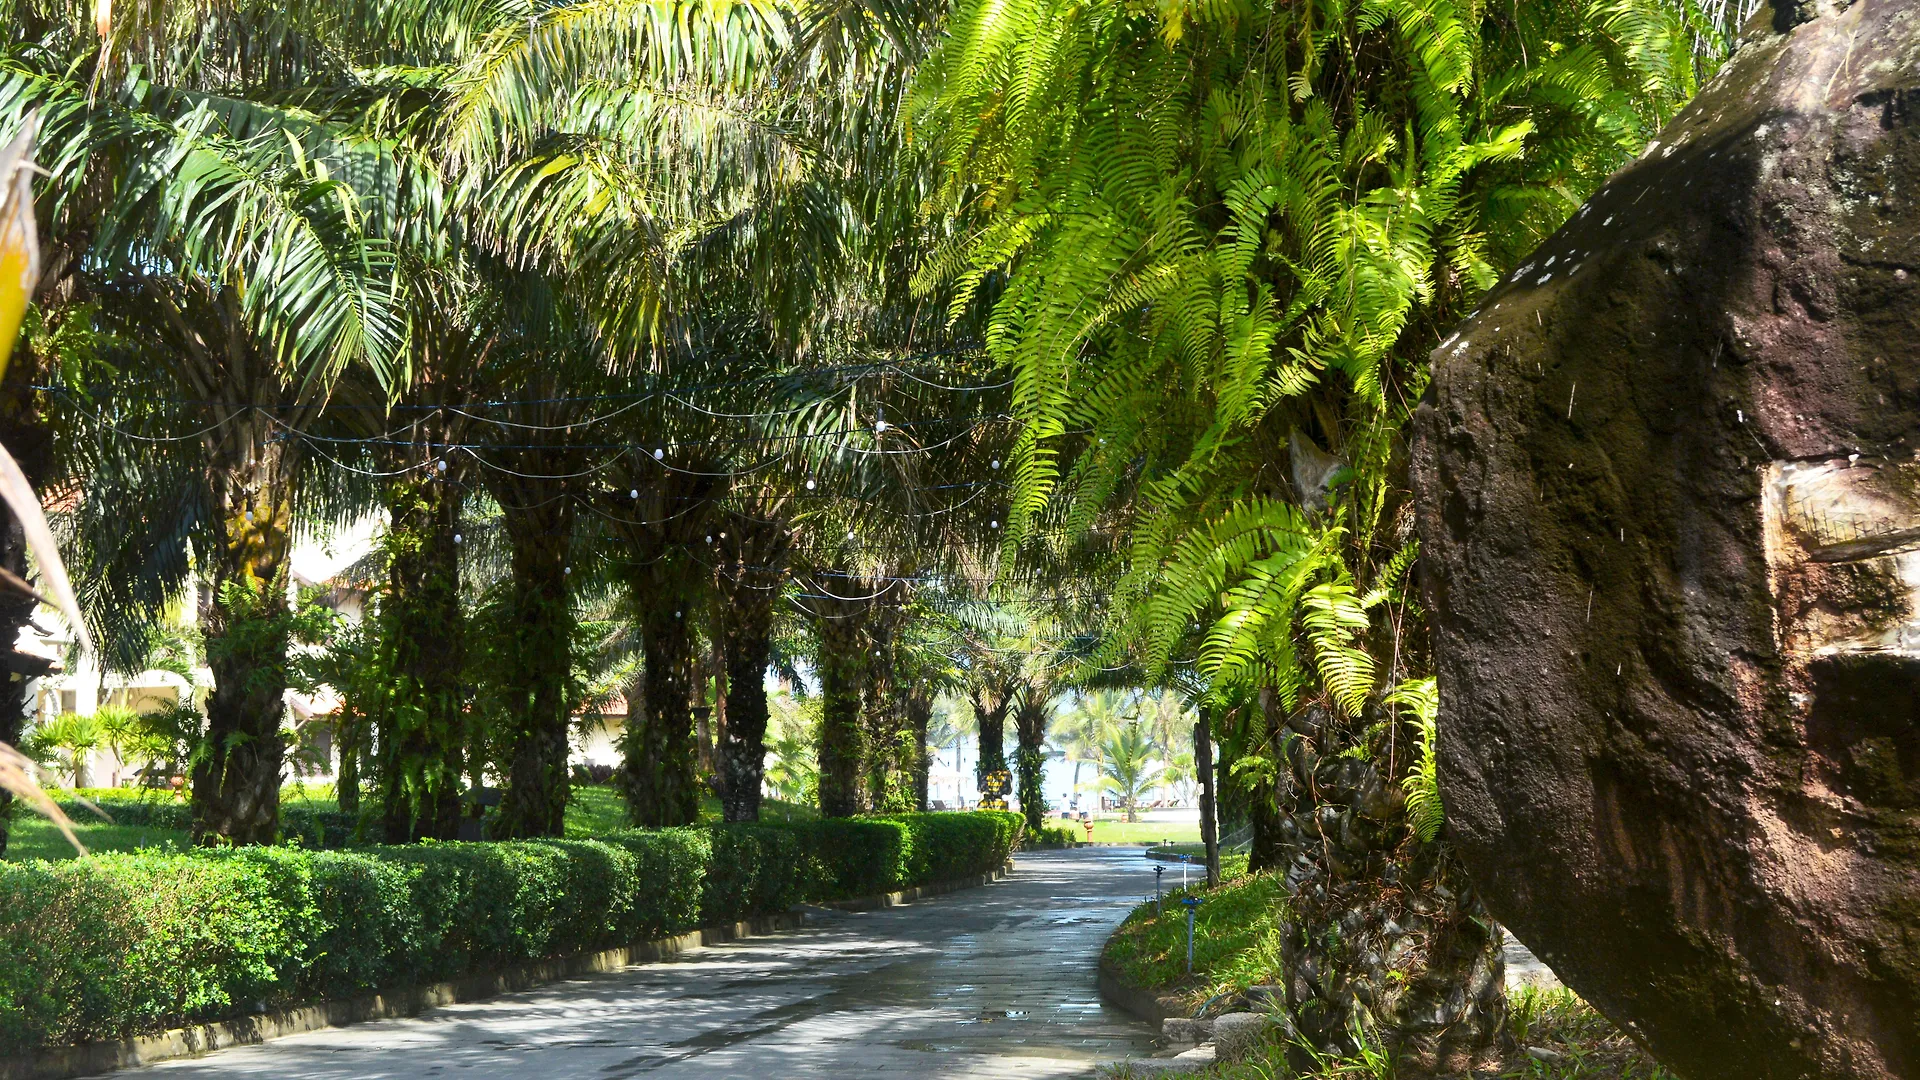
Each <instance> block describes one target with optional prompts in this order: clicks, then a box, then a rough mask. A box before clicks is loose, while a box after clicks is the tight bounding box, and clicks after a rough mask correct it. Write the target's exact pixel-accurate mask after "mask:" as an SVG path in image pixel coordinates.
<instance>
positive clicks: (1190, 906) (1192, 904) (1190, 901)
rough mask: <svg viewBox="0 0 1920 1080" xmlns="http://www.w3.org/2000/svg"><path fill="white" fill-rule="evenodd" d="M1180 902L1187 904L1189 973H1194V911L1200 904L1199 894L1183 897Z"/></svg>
mask: <svg viewBox="0 0 1920 1080" xmlns="http://www.w3.org/2000/svg"><path fill="white" fill-rule="evenodd" d="M1180 902H1181V903H1183V904H1185V905H1187V974H1189V975H1191V974H1193V911H1194V909H1195V908H1197V907H1199V906H1200V898H1199V897H1197V896H1185V897H1181V899H1180Z"/></svg>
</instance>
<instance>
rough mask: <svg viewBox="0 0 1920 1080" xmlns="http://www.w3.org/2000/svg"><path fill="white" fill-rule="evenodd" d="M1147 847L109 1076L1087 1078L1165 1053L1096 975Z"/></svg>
mask: <svg viewBox="0 0 1920 1080" xmlns="http://www.w3.org/2000/svg"><path fill="white" fill-rule="evenodd" d="M1150 865H1151V864H1149V863H1147V861H1146V860H1145V859H1142V858H1141V857H1140V854H1139V852H1138V851H1137V850H1132V849H1103V848H1092V849H1080V850H1077V851H1064V852H1037V853H1033V854H1027V855H1021V856H1019V858H1018V859H1017V860H1016V872H1015V873H1014V874H1013V875H1012V876H1011V877H1009V878H1007V879H1005V880H1003V881H1001V882H999V883H997V884H994V885H989V886H985V887H983V888H979V889H969V890H966V891H964V892H958V893H950V894H948V895H945V896H939V897H934V898H932V899H929V900H924V901H921V902H919V903H916V904H911V905H907V906H904V907H898V908H893V909H890V910H887V911H875V912H868V913H864V914H832V915H826V916H823V917H821V918H820V919H819V920H818V922H817V923H813V922H810V925H809V926H808V927H807V928H805V929H802V930H797V931H794V932H791V933H785V934H777V935H770V936H767V937H760V938H752V939H749V940H747V941H743V942H736V943H734V944H731V945H722V946H717V947H715V948H710V949H701V950H697V951H695V952H692V953H689V954H687V955H685V956H684V957H681V958H680V959H677V960H674V961H669V962H665V963H659V964H647V965H642V966H638V967H633V968H628V969H627V970H626V971H623V972H616V973H609V974H603V975H589V976H583V977H581V978H577V979H569V980H566V981H564V982H559V983H553V984H550V985H548V986H545V987H542V988H540V989H538V990H533V991H528V992H526V993H520V994H511V995H507V996H504V997H498V998H494V999H492V1000H489V1001H483V1002H475V1003H473V1004H468V1005H456V1006H453V1007H450V1008H446V1009H439V1010H436V1011H434V1012H431V1013H426V1014H424V1015H422V1016H419V1017H417V1018H414V1019H411V1020H390V1021H382V1022H379V1023H373V1024H361V1025H357V1026H354V1027H347V1028H339V1029H335V1030H330V1031H320V1032H314V1033H312V1034H308V1035H297V1036H293V1037H291V1038H286V1039H279V1040H276V1041H274V1042H271V1043H267V1044H265V1045H262V1046H252V1047H243V1048H240V1049H235V1050H228V1051H224V1052H221V1053H218V1054H213V1055H210V1056H208V1057H204V1058H198V1059H192V1060H184V1061H172V1062H166V1063H163V1064H160V1065H154V1066H149V1067H147V1068H144V1069H137V1070H128V1071H126V1072H121V1073H115V1074H112V1075H114V1076H116V1077H129V1076H140V1077H151V1078H153V1080H241V1078H255V1077H269V1076H271V1077H275V1078H287V1080H375V1078H386V1077H392V1078H400V1077H436V1076H444V1077H461V1078H473V1080H492V1078H496V1077H498V1078H502V1080H505V1078H509V1077H511V1078H516V1080H517V1078H535V1080H573V1078H588V1077H591V1078H594V1080H622V1078H626V1077H648V1078H653V1077H658V1078H661V1080H677V1078H683V1077H700V1078H716V1080H717V1078H726V1077H741V1078H752V1080H784V1078H786V1077H815V1076H819V1077H846V1076H876V1075H884V1076H894V1077H903V1078H906V1077H915V1078H917V1077H938V1078H942V1080H946V1078H953V1080H959V1078H973V1077H979V1078H983V1080H984V1078H987V1077H995V1078H1005V1077H1065V1076H1083V1075H1086V1074H1088V1073H1089V1072H1090V1071H1091V1067H1092V1064H1093V1063H1094V1062H1096V1061H1101V1060H1111V1059H1114V1058H1119V1057H1124V1056H1126V1055H1127V1054H1128V1053H1129V1052H1135V1053H1137V1052H1140V1051H1144V1050H1146V1049H1148V1048H1150V1047H1151V1045H1152V1034H1153V1033H1152V1032H1151V1031H1150V1030H1149V1029H1148V1028H1147V1026H1146V1025H1145V1024H1142V1023H1139V1022H1136V1021H1134V1020H1132V1019H1130V1018H1129V1017H1128V1016H1127V1015H1126V1014H1124V1013H1121V1012H1119V1011H1117V1010H1114V1009H1112V1008H1110V1007H1108V1006H1105V1005H1103V1004H1101V1002H1100V998H1099V995H1098V993H1097V992H1096V991H1095V989H1094V963H1095V959H1096V958H1097V957H1098V955H1099V951H1100V946H1101V943H1102V942H1104V941H1105V940H1106V937H1107V935H1108V934H1109V933H1110V932H1111V931H1112V929H1113V927H1114V926H1115V925H1116V924H1118V923H1119V921H1120V920H1121V919H1122V918H1123V917H1125V915H1126V913H1127V911H1128V909H1129V908H1131V907H1132V905H1133V904H1134V903H1137V902H1138V899H1139V897H1140V895H1141V894H1142V893H1143V892H1147V893H1150V892H1151V891H1152V888H1153V875H1152V871H1151V870H1150V869H1149V867H1150Z"/></svg>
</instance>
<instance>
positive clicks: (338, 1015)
mask: <svg viewBox="0 0 1920 1080" xmlns="http://www.w3.org/2000/svg"><path fill="white" fill-rule="evenodd" d="M1012 872H1013V863H1012V861H1011V860H1009V861H1008V862H1007V864H1006V865H1005V866H1003V867H1001V868H1000V869H998V870H994V871H990V872H988V873H985V874H976V875H973V876H972V877H965V878H955V879H953V880H950V881H940V882H934V883H932V884H929V885H919V886H915V887H914V888H911V889H901V890H899V891H897V892H890V893H880V894H878V895H874V896H861V897H855V898H854V899H851V900H832V901H827V902H824V903H821V904H817V905H813V906H815V907H824V908H832V909H836V910H839V911H846V912H862V911H878V910H882V909H885V908H890V907H896V906H898V905H900V904H907V903H911V902H913V901H915V900H918V899H922V898H925V897H930V896H939V895H941V894H943V893H950V892H959V891H960V890H962V889H971V888H976V887H978V886H981V885H988V884H991V883H993V882H995V881H998V880H1000V879H1001V878H1003V877H1005V876H1007V875H1008V874H1010V873H1012ZM805 907H806V905H802V906H799V907H795V908H794V909H792V910H789V911H782V912H778V913H776V914H772V915H756V916H754V917H753V918H751V919H745V920H742V921H739V922H734V923H727V924H722V925H720V926H707V927H701V928H700V929H698V930H690V931H688V932H687V933H684V934H676V935H674V936H672V937H664V938H655V939H653V940H651V941H642V942H637V943H635V944H632V945H623V946H618V947H615V948H612V949H602V950H599V951H597V952H591V953H576V954H574V955H572V956H563V957H558V958H556V959H552V960H541V961H537V962H535V963H531V964H520V965H516V966H514V967H510V968H506V969H504V970H501V971H495V972H490V973H485V974H479V975H469V976H466V977H465V978H461V979H453V980H450V981H447V982H438V983H431V984H429V985H426V986H416V987H406V988H402V989H399V990H391V991H386V992H384V993H377V994H366V995H362V996H360V997H353V998H335V999H332V1000H328V1001H321V1002H317V1003H315V1004H312V1005H296V1006H292V1007H290V1008H284V1009H274V1010H270V1011H268V1012H265V1013H263V1014H261V1015H259V1016H253V1017H246V1018H242V1019H238V1020H219V1021H214V1022H211V1023H206V1024H193V1025H189V1026H187V1027H179V1028H172V1029H169V1030H167V1031H163V1032H159V1033H157V1034H153V1035H142V1036H137V1037H135V1038H131V1039H115V1040H111V1041H102V1042H91V1043H81V1044H80V1045H78V1046H63V1047H57V1048H54V1049H49V1050H44V1051H41V1052H40V1053H37V1054H34V1055H31V1056H29V1057H26V1058H24V1059H15V1060H12V1061H0V1080H70V1078H72V1077H80V1076H90V1075H92V1074H94V1073H104V1072H111V1071H113V1070H115V1069H125V1068H130V1067H132V1066H135V1065H150V1064H153V1063H155V1062H160V1061H168V1060H171V1059H174V1058H183V1057H198V1056H200V1055H202V1054H208V1053H212V1052H213V1051H216V1050H225V1049H228V1048H231V1047H235V1046H247V1045H253V1044H258V1043H264V1042H269V1041H272V1040H274V1039H280V1038H285V1037H286V1036H289V1035H304V1034H306V1033H308V1032H313V1031H323V1030H325V1029H327V1028H337V1027H349V1026H351V1025H354V1024H363V1023H367V1022H369V1021H374V1020H393V1019H403V1018H406V1017H411V1016H418V1015H419V1014H420V1013H423V1012H427V1011H429V1010H431V1009H437V1008H442V1007H444V1006H447V1005H458V1004H461V1003H463V1002H469V1001H484V1000H486V999H488V998H491V997H497V996H499V995H501V994H510V993H514V992H516V991H520V990H528V989H532V988H533V987H536V986H541V985H544V984H546V983H551V982H558V981H559V980H561V979H568V978H572V977H574V976H576V975H589V974H595V973H599V972H610V971H619V970H620V969H622V968H625V967H630V966H633V965H635V964H647V963H655V962H658V961H661V960H666V959H669V958H671V957H674V956H678V955H680V954H681V953H684V952H688V951H689V950H692V949H696V948H700V947H702V946H707V945H720V944H724V943H726V942H729V941H738V940H741V939H743V938H750V937H759V936H761V935H764V934H774V933H779V932H781V931H785V930H798V929H800V928H802V927H803V926H805V925H806V921H807V914H806V910H805ZM1103 992H1104V991H1103Z"/></svg>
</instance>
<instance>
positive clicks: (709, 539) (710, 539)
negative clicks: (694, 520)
mask: <svg viewBox="0 0 1920 1080" xmlns="http://www.w3.org/2000/svg"><path fill="white" fill-rule="evenodd" d="M707 543H709V544H711V543H713V537H712V536H708V537H707Z"/></svg>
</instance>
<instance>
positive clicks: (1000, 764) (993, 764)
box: [973, 696, 1009, 810]
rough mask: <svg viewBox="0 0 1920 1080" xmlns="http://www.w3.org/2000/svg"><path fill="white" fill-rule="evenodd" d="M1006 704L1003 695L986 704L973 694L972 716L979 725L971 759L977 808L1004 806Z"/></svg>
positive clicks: (1001, 808)
mask: <svg viewBox="0 0 1920 1080" xmlns="http://www.w3.org/2000/svg"><path fill="white" fill-rule="evenodd" d="M1007 705H1008V700H1007V698H1005V697H1001V698H999V699H998V700H997V701H994V702H993V703H991V704H988V703H987V702H986V701H985V700H983V699H982V698H980V697H978V696H976V697H975V698H974V708H973V713H974V718H975V720H976V722H977V726H978V727H979V729H980V754H979V756H978V757H977V758H976V759H975V760H974V763H973V777H974V784H975V785H976V786H977V787H978V788H979V789H980V808H981V809H983V810H1005V809H1006V808H1007V788H1008V786H1009V785H1008V783H1007V781H1008V779H1009V776H1008V772H1007Z"/></svg>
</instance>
